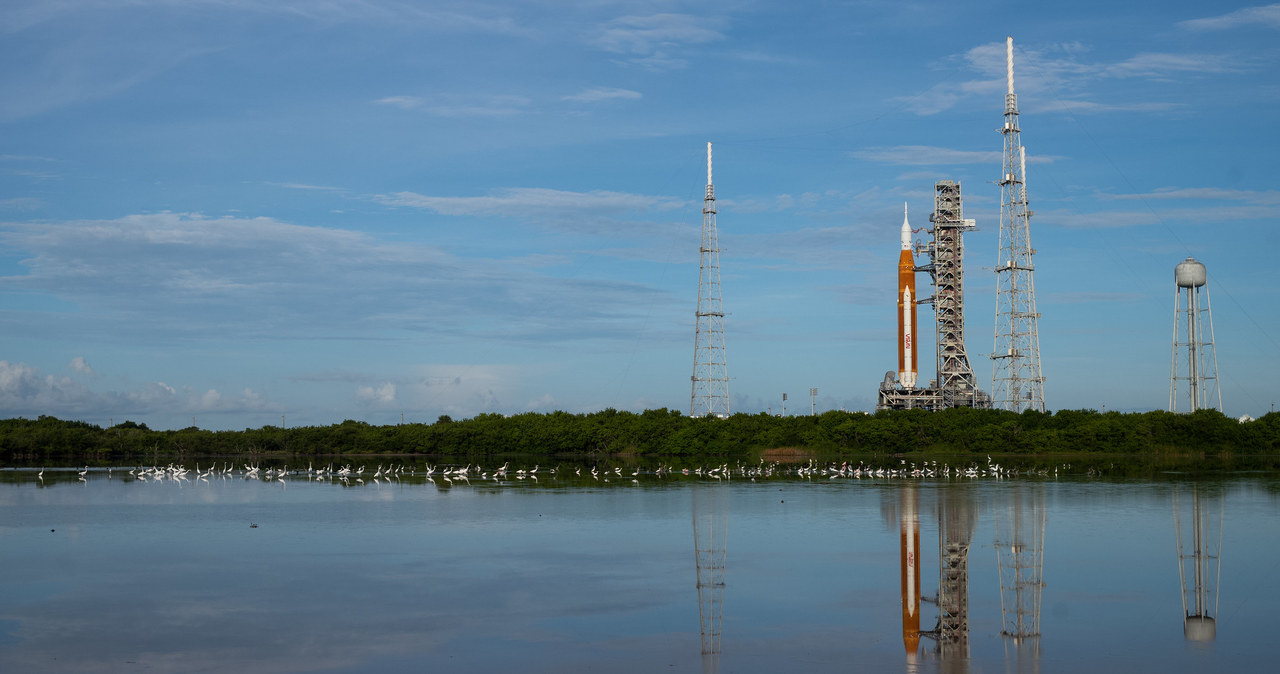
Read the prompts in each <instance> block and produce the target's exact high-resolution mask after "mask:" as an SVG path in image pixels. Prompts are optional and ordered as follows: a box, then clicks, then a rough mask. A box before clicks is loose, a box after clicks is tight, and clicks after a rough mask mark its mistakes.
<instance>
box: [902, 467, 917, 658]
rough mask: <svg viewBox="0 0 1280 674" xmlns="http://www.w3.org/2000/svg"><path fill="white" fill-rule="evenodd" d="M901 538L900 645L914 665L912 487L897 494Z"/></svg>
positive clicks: (914, 518)
mask: <svg viewBox="0 0 1280 674" xmlns="http://www.w3.org/2000/svg"><path fill="white" fill-rule="evenodd" d="M898 500H899V508H900V510H899V513H898V519H899V523H900V531H901V539H902V645H903V646H904V647H905V648H906V649H907V664H909V665H910V664H915V663H916V661H917V660H918V659H919V655H920V515H919V513H918V511H917V501H916V490H915V487H911V486H909V487H904V488H903V489H902V490H901V491H899V492H898Z"/></svg>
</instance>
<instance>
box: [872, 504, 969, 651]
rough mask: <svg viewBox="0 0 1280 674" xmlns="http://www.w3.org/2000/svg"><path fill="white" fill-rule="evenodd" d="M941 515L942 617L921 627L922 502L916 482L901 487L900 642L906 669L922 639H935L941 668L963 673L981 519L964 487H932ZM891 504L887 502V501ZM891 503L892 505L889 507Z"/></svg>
mask: <svg viewBox="0 0 1280 674" xmlns="http://www.w3.org/2000/svg"><path fill="white" fill-rule="evenodd" d="M930 493H932V494H934V495H936V498H937V503H936V512H937V516H938V594H937V597H936V602H937V605H938V621H937V624H936V625H935V626H934V628H933V629H932V630H921V629H920V602H921V600H926V601H927V599H926V598H925V597H923V596H922V595H921V593H920V578H921V570H920V555H919V550H920V518H919V512H920V505H919V496H918V494H917V491H916V487H915V486H914V485H905V486H903V487H902V488H901V489H900V490H898V503H897V504H896V506H897V515H898V517H897V519H898V525H899V541H900V543H901V557H900V558H901V562H902V564H901V566H902V574H901V580H902V643H903V646H904V648H905V649H906V657H907V670H908V671H915V668H916V665H917V663H918V662H919V660H920V658H921V649H920V637H928V638H930V639H933V640H934V641H935V643H936V647H935V649H934V651H933V655H934V656H936V657H937V658H938V660H939V661H940V662H941V663H942V671H947V672H962V671H966V670H967V669H968V666H969V665H968V663H969V546H970V543H971V541H972V539H973V532H974V529H975V528H976V527H977V523H978V511H977V506H976V504H975V503H974V502H973V500H972V496H971V494H970V493H969V492H968V491H967V490H964V489H943V490H934V491H931V492H930ZM885 505H889V504H885ZM890 507H892V506H890Z"/></svg>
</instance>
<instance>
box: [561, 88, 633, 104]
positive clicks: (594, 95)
mask: <svg viewBox="0 0 1280 674" xmlns="http://www.w3.org/2000/svg"><path fill="white" fill-rule="evenodd" d="M641 98H643V96H642V95H641V93H640V92H638V91H632V90H630V89H620V88H617V87H595V88H592V89H586V90H584V91H581V92H578V93H576V94H573V95H571V96H565V97H564V98H562V99H561V100H565V101H571V102H574V103H599V102H601V101H617V100H628V101H636V100H640V99H641Z"/></svg>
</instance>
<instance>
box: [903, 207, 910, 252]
mask: <svg viewBox="0 0 1280 674" xmlns="http://www.w3.org/2000/svg"><path fill="white" fill-rule="evenodd" d="M910 247H911V224H910V223H908V222H907V205H906V204H905V203H904V204H902V249H903V250H907V249H909V248H910Z"/></svg>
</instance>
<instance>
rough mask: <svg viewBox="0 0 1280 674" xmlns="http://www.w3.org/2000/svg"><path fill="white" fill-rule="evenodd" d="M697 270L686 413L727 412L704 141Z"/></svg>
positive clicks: (712, 199)
mask: <svg viewBox="0 0 1280 674" xmlns="http://www.w3.org/2000/svg"><path fill="white" fill-rule="evenodd" d="M698 252H699V253H700V256H701V261H700V265H699V272H698V311H697V317H698V322H697V327H696V328H695V332H694V343H693V376H691V377H690V379H691V380H692V381H693V392H692V394H691V395H690V397H689V416H693V417H701V416H707V415H714V416H717V417H721V418H725V417H728V416H729V370H728V367H727V365H726V362H725V352H724V304H723V302H722V301H721V298H720V244H719V235H718V234H717V233H716V188H715V187H714V186H712V184H711V143H707V192H706V195H705V196H704V197H703V201H702V245H701V246H700V247H699V248H698Z"/></svg>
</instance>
